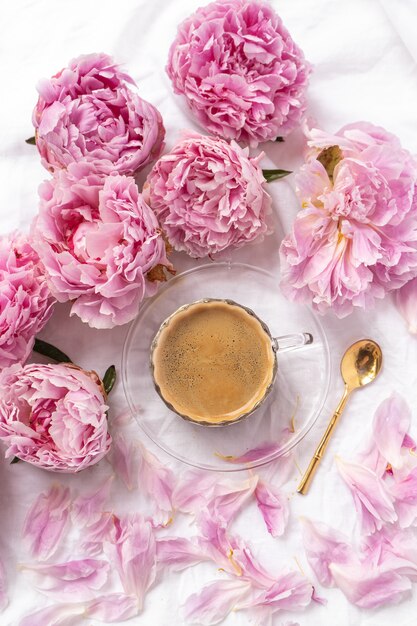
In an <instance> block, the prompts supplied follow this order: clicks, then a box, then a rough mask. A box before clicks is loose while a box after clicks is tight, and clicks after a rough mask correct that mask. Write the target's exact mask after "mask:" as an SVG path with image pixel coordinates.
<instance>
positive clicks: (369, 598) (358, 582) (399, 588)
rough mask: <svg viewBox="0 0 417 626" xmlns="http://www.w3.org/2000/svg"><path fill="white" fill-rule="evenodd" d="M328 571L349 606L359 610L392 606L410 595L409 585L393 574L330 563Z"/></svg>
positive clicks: (361, 565) (359, 565) (406, 581)
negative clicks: (352, 605) (354, 605)
mask: <svg viewBox="0 0 417 626" xmlns="http://www.w3.org/2000/svg"><path fill="white" fill-rule="evenodd" d="M330 570H331V573H332V576H333V579H334V581H335V583H336V585H337V586H338V587H339V589H341V590H342V591H343V593H344V594H345V596H346V597H347V599H348V600H349V602H352V603H353V604H356V605H357V606H359V607H361V608H363V609H375V608H377V607H379V606H385V605H387V604H396V603H397V602H400V601H401V600H403V599H404V598H406V597H407V596H409V595H410V590H411V582H410V581H409V580H408V578H406V577H404V576H400V575H399V574H397V573H396V572H394V571H380V570H379V569H367V568H366V567H364V564H362V563H361V564H358V565H350V566H345V565H340V564H337V563H333V564H331V565H330Z"/></svg>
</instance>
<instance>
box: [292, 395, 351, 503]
mask: <svg viewBox="0 0 417 626" xmlns="http://www.w3.org/2000/svg"><path fill="white" fill-rule="evenodd" d="M349 395H350V390H349V389H348V387H347V385H345V390H344V392H343V396H342V398H341V400H340V402H339V404H338V406H337V409H336V411H335V412H334V413H333V415H332V418H331V420H330V422H329V424H328V426H327V428H326V432H325V433H324V435H323V437H322V438H321V441H320V443H319V445H318V446H317V448H316V451H315V453H314V455H313V458H312V459H311V461H310V465H309V466H308V468H307V470H306V471H305V473H304V476H303V477H302V479H301V481H300V484H299V485H298V487H297V491H298V493H301V494H302V495H305V494H306V493H307V491H308V490H309V487H310V485H311V482H312V480H313V478H314V474H315V473H316V470H317V467H318V465H319V463H320V461H321V459H322V457H323V455H324V452H325V450H326V448H327V444H328V443H329V441H330V437H331V436H332V434H333V430H334V429H335V426H336V424H337V422H338V421H339V417H340V416H341V415H342V413H343V409H344V408H345V406H346V402H347V400H348V398H349Z"/></svg>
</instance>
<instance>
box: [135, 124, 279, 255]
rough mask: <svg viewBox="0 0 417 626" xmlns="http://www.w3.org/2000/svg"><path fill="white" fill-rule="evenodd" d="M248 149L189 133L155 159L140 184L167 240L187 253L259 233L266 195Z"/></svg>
mask: <svg viewBox="0 0 417 626" xmlns="http://www.w3.org/2000/svg"><path fill="white" fill-rule="evenodd" d="M262 156H263V155H262V154H260V155H259V156H257V157H256V158H253V159H251V158H249V152H248V149H247V148H245V149H242V148H240V147H239V146H238V145H237V144H236V143H235V142H232V143H231V144H229V143H227V142H226V141H223V140H222V139H215V138H213V137H205V136H203V135H194V134H193V135H190V136H188V137H187V138H186V139H184V140H183V141H181V142H180V143H179V144H178V145H177V146H176V147H175V148H174V149H173V150H172V152H170V153H169V154H165V155H164V156H162V157H161V158H160V159H159V161H157V162H156V163H155V165H154V167H153V169H152V171H151V172H150V174H149V175H148V178H147V181H146V183H145V186H144V189H143V195H144V198H145V200H146V201H147V202H148V203H149V204H150V206H151V207H152V208H153V210H154V211H155V213H156V215H157V216H158V219H159V220H160V222H161V225H162V227H163V229H164V231H165V234H166V236H167V238H168V241H169V242H170V244H171V245H172V246H173V247H174V248H175V249H176V250H184V251H185V252H187V253H188V254H190V255H191V256H193V257H202V256H206V255H208V254H214V253H216V252H221V251H222V250H225V249H226V248H228V247H229V246H232V247H235V248H238V247H240V246H243V245H244V244H245V243H249V242H251V241H253V240H254V239H256V238H257V237H259V236H260V235H264V234H265V233H266V232H267V230H268V227H267V224H266V217H267V215H268V214H269V213H270V210H271V209H270V207H271V198H270V196H269V195H268V193H267V192H266V190H265V179H264V177H263V174H262V170H261V168H260V167H259V165H258V163H259V161H260V159H261V158H262Z"/></svg>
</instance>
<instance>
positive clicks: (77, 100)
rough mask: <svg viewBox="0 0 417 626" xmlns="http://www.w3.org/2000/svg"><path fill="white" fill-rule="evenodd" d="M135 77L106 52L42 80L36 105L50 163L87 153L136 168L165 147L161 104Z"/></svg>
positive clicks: (39, 141) (55, 165)
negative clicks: (141, 90)
mask: <svg viewBox="0 0 417 626" xmlns="http://www.w3.org/2000/svg"><path fill="white" fill-rule="evenodd" d="M131 86H134V87H135V86H136V85H135V82H134V81H133V80H132V78H130V76H128V75H127V74H125V73H123V72H122V71H121V70H120V69H119V67H118V66H117V65H116V64H115V63H114V61H113V59H112V58H111V57H109V56H107V55H106V54H88V55H83V56H80V57H78V58H77V59H73V60H72V61H70V63H69V66H68V67H67V68H64V69H63V70H61V71H60V72H58V74H56V75H55V76H53V77H52V78H50V79H44V80H42V81H41V82H40V83H39V85H38V91H39V99H38V102H37V104H36V107H35V109H34V111H33V125H34V126H35V129H36V145H37V146H38V150H39V152H40V155H41V157H42V164H43V166H44V167H46V168H47V169H49V170H51V171H54V170H56V169H61V168H66V167H67V166H68V165H69V164H70V163H73V162H74V161H80V160H82V159H85V160H87V161H91V162H93V163H94V162H97V161H100V162H104V163H106V167H107V170H108V171H109V172H110V171H113V170H115V171H117V172H119V174H133V172H136V171H137V170H139V169H141V168H142V167H144V166H145V165H147V164H148V163H150V162H151V161H153V160H154V159H156V158H157V157H158V156H159V154H160V153H161V151H162V148H163V139H164V135H165V129H164V127H163V124H162V118H161V116H160V114H159V112H158V111H157V109H156V108H155V107H154V106H153V105H152V104H150V103H149V102H146V101H145V100H142V98H140V96H139V95H138V94H137V93H136V91H133V90H132V89H131V88H130V87H131Z"/></svg>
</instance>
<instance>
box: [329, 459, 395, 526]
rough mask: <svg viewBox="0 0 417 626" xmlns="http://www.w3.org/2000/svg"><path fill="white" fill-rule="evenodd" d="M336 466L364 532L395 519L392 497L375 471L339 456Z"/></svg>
mask: <svg viewBox="0 0 417 626" xmlns="http://www.w3.org/2000/svg"><path fill="white" fill-rule="evenodd" d="M337 466H338V469H339V472H340V474H341V476H342V478H343V480H344V481H345V483H346V484H347V485H348V487H349V489H350V491H351V493H352V496H353V500H354V503H355V507H356V510H357V512H358V515H359V518H360V523H361V526H362V531H363V532H364V533H365V534H370V533H373V532H374V531H375V530H379V529H380V528H382V526H383V524H384V523H385V522H395V521H396V520H397V514H396V512H395V508H394V503H393V498H392V497H391V496H390V494H389V492H388V489H387V487H386V485H385V483H384V482H383V481H382V480H381V478H380V477H379V476H377V475H376V474H375V472H373V471H372V470H370V469H369V468H367V467H363V466H361V465H357V464H356V463H348V462H347V461H342V460H341V459H340V458H338V459H337Z"/></svg>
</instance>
